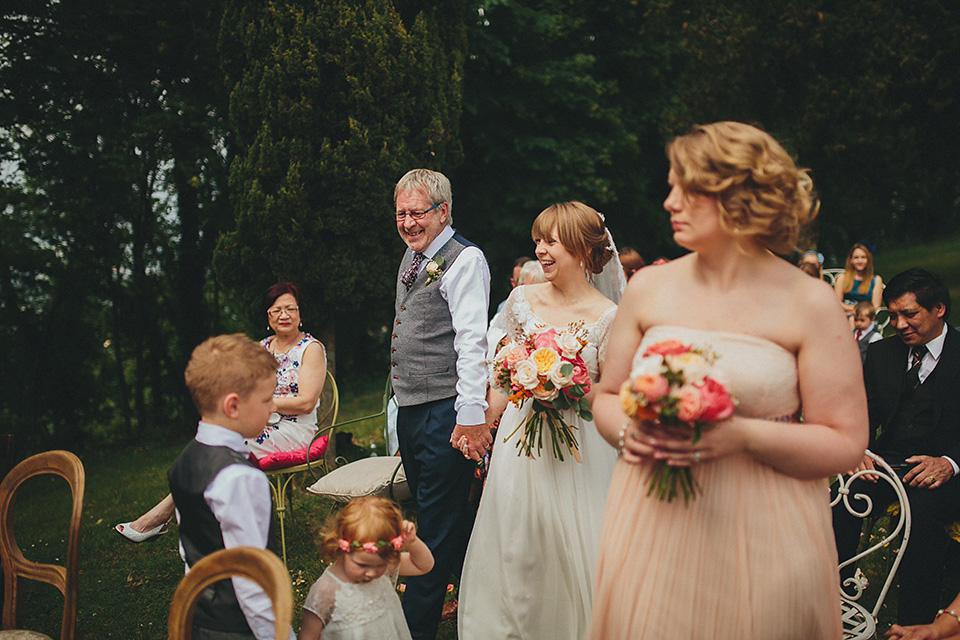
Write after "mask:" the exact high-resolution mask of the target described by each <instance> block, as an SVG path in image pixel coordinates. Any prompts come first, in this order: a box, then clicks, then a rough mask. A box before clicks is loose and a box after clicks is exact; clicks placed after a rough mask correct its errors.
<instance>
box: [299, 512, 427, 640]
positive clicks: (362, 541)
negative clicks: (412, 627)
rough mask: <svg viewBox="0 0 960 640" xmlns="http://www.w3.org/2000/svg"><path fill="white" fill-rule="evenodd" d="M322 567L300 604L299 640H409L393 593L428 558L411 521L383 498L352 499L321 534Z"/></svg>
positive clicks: (423, 570) (424, 569)
mask: <svg viewBox="0 0 960 640" xmlns="http://www.w3.org/2000/svg"><path fill="white" fill-rule="evenodd" d="M322 553H323V559H324V561H325V562H332V563H333V564H331V565H330V567H328V568H327V570H326V571H324V572H323V575H321V576H320V578H319V579H318V580H317V581H316V582H315V583H313V586H312V587H311V588H310V593H308V594H307V599H306V601H305V602H304V604H303V625H302V626H301V627H300V635H299V636H298V639H299V640H318V639H319V638H323V640H360V639H362V638H384V639H401V640H409V638H410V631H409V630H408V629H407V623H406V621H405V620H404V618H403V611H402V610H401V609H400V598H399V597H398V596H397V592H396V589H395V586H396V582H397V576H398V575H402V576H418V575H423V574H425V573H427V572H428V571H430V569H432V568H433V554H431V553H430V549H428V548H427V545H425V544H424V543H423V541H422V540H420V539H419V538H418V537H417V533H416V527H415V526H414V525H413V523H412V522H410V521H408V520H403V518H402V517H401V515H400V510H399V509H398V508H397V506H396V505H395V504H394V503H393V502H391V501H389V500H387V499H385V498H376V497H364V498H357V499H356V500H352V501H351V502H350V503H349V504H347V506H345V507H344V508H343V509H342V510H340V512H339V513H337V514H335V515H333V516H331V519H330V521H329V522H328V525H327V528H326V531H325V532H324V534H323V543H322Z"/></svg>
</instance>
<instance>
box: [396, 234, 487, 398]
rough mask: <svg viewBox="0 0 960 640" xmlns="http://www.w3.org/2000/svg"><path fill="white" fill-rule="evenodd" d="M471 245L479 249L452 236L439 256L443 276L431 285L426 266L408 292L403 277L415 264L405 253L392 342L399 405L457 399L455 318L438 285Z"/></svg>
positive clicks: (400, 274)
mask: <svg viewBox="0 0 960 640" xmlns="http://www.w3.org/2000/svg"><path fill="white" fill-rule="evenodd" d="M472 246H475V245H474V244H472V243H471V242H470V241H469V240H467V239H466V238H464V237H463V236H461V235H460V234H459V233H454V235H453V237H452V238H450V240H448V241H447V243H446V244H444V245H443V247H441V248H440V251H438V252H437V256H441V257H442V258H443V272H444V274H441V276H440V278H438V279H436V280H433V281H432V282H430V283H429V284H428V283H427V281H428V276H427V269H426V268H425V267H423V268H421V270H420V274H419V275H418V276H417V279H416V280H414V282H413V286H412V287H410V289H409V290H407V287H406V286H405V285H404V284H403V283H402V282H400V276H402V275H403V272H404V271H406V270H407V267H409V266H410V264H411V263H412V262H413V252H412V251H410V249H407V251H406V252H405V253H404V254H403V260H401V261H400V270H399V271H398V273H397V301H396V308H395V312H396V317H395V318H394V321H393V335H392V336H391V342H390V370H391V376H392V382H393V391H394V393H395V394H396V395H397V401H398V403H399V404H400V406H401V407H408V406H411V405H416V404H423V403H425V402H432V401H434V400H442V399H444V398H450V397H452V396H455V395H457V352H456V351H455V350H454V348H453V338H454V331H453V319H452V318H451V316H450V307H449V306H448V305H447V301H446V300H444V299H443V296H442V295H440V282H441V281H442V279H443V278H444V277H445V274H446V272H447V271H449V270H450V267H452V266H453V263H454V262H456V260H457V258H458V257H459V256H460V253H461V252H462V251H463V250H464V249H466V248H467V247H472ZM434 259H436V256H435V257H434Z"/></svg>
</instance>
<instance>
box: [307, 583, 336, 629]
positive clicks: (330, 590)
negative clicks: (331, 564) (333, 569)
mask: <svg viewBox="0 0 960 640" xmlns="http://www.w3.org/2000/svg"><path fill="white" fill-rule="evenodd" d="M328 571H329V569H328ZM339 590H340V583H339V582H337V581H336V580H334V579H333V577H332V576H329V575H327V572H326V571H325V572H324V573H323V575H321V576H320V578H319V579H318V580H317V581H316V582H314V583H313V586H312V587H310V593H308V594H307V599H306V600H305V601H304V602H303V608H304V609H305V610H307V611H309V612H310V613H312V614H313V615H315V616H317V617H318V618H320V622H322V623H323V626H324V627H326V626H327V625H328V624H329V623H330V617H331V616H332V615H333V607H334V605H335V604H336V602H337V591H339Z"/></svg>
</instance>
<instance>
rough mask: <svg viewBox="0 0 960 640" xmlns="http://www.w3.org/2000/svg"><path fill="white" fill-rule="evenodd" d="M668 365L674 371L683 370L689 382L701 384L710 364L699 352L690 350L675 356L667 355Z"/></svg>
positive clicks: (684, 377)
mask: <svg viewBox="0 0 960 640" xmlns="http://www.w3.org/2000/svg"><path fill="white" fill-rule="evenodd" d="M667 365H668V366H669V367H670V368H671V369H673V370H674V371H683V379H684V380H685V381H686V382H687V384H700V383H701V382H703V378H704V376H706V375H707V370H708V369H709V365H708V364H707V361H706V359H705V358H704V357H703V356H702V355H700V354H699V353H693V352H692V351H688V352H686V353H680V354H678V355H675V356H667Z"/></svg>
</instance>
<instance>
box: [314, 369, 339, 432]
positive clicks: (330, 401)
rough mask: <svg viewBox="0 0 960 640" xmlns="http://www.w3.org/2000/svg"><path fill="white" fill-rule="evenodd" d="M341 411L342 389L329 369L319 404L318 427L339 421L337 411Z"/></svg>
mask: <svg viewBox="0 0 960 640" xmlns="http://www.w3.org/2000/svg"><path fill="white" fill-rule="evenodd" d="M339 411H340V389H338V388H337V381H336V380H335V379H334V377H333V374H332V373H330V370H329V369H327V381H326V383H325V384H324V385H323V392H322V393H321V394H320V402H319V404H317V428H318V429H322V428H323V427H329V426H330V425H332V424H336V423H337V413H339Z"/></svg>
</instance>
